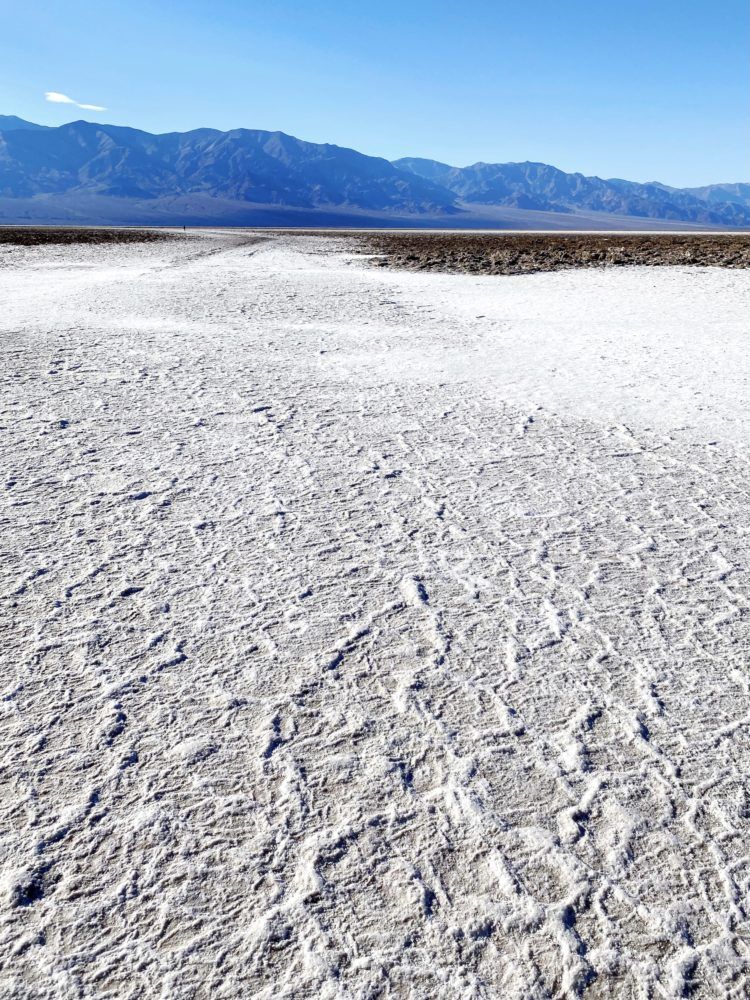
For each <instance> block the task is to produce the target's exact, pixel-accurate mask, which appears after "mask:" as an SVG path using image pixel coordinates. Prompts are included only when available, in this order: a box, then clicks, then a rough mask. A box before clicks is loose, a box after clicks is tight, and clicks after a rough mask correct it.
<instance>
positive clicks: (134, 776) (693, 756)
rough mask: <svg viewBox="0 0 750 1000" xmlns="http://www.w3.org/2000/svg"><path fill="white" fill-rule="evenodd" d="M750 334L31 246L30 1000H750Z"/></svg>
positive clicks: (21, 411) (622, 293)
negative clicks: (685, 999)
mask: <svg viewBox="0 0 750 1000" xmlns="http://www.w3.org/2000/svg"><path fill="white" fill-rule="evenodd" d="M748 316H750V273H747V272H741V271H734V272H733V271H721V270H713V269H700V268H692V269H688V268H676V269H670V268H664V269H646V268H635V269H632V270H607V271H575V272H564V273H557V274H539V275H532V276H521V277H506V278H474V277H461V276H458V277H457V276H439V275H420V274H412V273H409V274H401V273H396V272H388V271H384V270H382V269H372V268H368V267H367V266H366V264H365V263H364V262H363V260H362V258H360V257H353V256H351V255H350V254H349V253H348V252H347V246H346V245H344V244H338V243H337V242H336V241H335V240H333V241H331V240H324V239H320V238H318V239H315V238H309V237H308V238H304V237H296V238H292V237H281V238H276V239H273V240H269V241H267V242H262V243H248V242H243V240H242V239H239V238H237V237H233V238H224V239H223V240H222V239H221V238H219V237H218V236H217V237H215V238H214V237H209V238H204V239H202V240H199V239H195V240H191V241H187V242H184V243H183V242H180V243H176V244H169V245H157V246H144V247H135V248H133V247H130V248H105V247H88V248H87V247H83V248H81V247H78V248H76V247H68V248H46V249H39V248H36V249H29V250H24V249H20V248H4V249H3V252H2V254H0V331H1V334H2V336H1V338H0V343H1V345H2V347H1V349H2V367H1V378H2V383H1V389H2V392H1V398H0V408H1V410H2V414H1V424H2V437H1V438H0V440H2V446H3V449H4V452H3V465H2V473H3V487H4V488H3V491H2V494H1V495H2V550H3V562H2V593H3V595H4V598H5V600H4V612H3V617H2V627H3V635H2V647H1V649H2V654H1V655H2V662H3V666H2V674H1V683H2V702H0V705H1V707H2V714H1V715H0V720H1V721H0V751H1V752H0V761H1V763H2V772H1V773H2V779H3V784H2V793H1V798H0V809H1V811H0V819H1V821H0V838H1V839H0V850H1V854H2V857H1V861H2V883H1V885H0V893H1V895H0V967H1V970H2V971H1V974H0V994H1V995H2V996H3V997H8V998H23V1000H27V998H40V1000H41V998H50V1000H51V998H55V1000H59V998H65V1000H67V998H79V997H111V998H118V1000H119V998H149V997H158V998H164V1000H173V998H179V1000H182V998H185V1000H188V998H189V1000H192V998H209V997H210V998H226V1000H235V998H237V997H253V998H263V1000H272V998H274V1000H275V998H278V997H284V998H303V997H304V998H308V997H310V998H312V997H314V998H318V997H320V998H347V1000H348V998H363V1000H364V998H374V997H396V998H419V1000H421V998H435V997H439V998H451V1000H452V998H470V997H477V998H499V1000H528V998H545V997H568V996H577V995H583V996H585V997H591V998H599V997H614V998H624V997H628V998H629V997H633V998H651V997H653V998H661V997H681V996H685V995H690V996H693V997H701V998H709V997H710V998H715V997H725V996H727V997H728V996H732V997H737V998H740V997H743V998H744V997H746V996H747V992H748V989H750V967H749V964H748V955H749V952H750V928H749V927H748V922H747V915H746V908H747V905H748V904H747V899H748V890H749V889H750V820H749V817H750V799H749V792H750V788H749V785H750V779H749V778H748V775H749V774H750V738H749V735H748V723H749V722H750V700H749V694H750V692H749V690H748V669H747V668H748V657H749V654H750V642H749V640H750V632H749V623H750V613H749V603H748V601H749V597H748V588H749V585H750V559H749V555H750V540H749V539H748V526H749V525H750V521H749V520H748V514H749V513H750V509H749V503H748V500H749V497H750V466H749V465H748V456H749V452H748V444H749V441H750V424H749V422H748V413H749V412H750V409H749V407H750V383H749V382H748V378H750V352H749V351H748V335H749V332H750V331H748Z"/></svg>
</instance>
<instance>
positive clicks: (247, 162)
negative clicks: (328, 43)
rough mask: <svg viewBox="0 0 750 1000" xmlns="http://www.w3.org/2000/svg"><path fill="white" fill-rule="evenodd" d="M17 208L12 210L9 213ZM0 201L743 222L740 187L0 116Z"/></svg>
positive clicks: (229, 212)
mask: <svg viewBox="0 0 750 1000" xmlns="http://www.w3.org/2000/svg"><path fill="white" fill-rule="evenodd" d="M21 201H24V205H25V207H24V208H23V209H21V208H20V207H19V208H15V207H14V206H20V203H21ZM0 202H2V204H0V217H4V218H6V219H7V218H9V217H13V216H14V214H15V213H16V212H18V213H19V214H21V215H23V213H24V212H26V213H31V214H32V215H33V217H35V218H39V217H42V218H43V217H44V212H45V206H47V209H46V210H47V211H49V212H53V211H58V210H59V211H61V212H63V217H68V218H69V217H70V214H69V213H71V212H72V213H73V215H75V213H77V212H79V207H78V206H81V205H85V206H87V207H86V208H85V213H86V219H87V221H90V220H91V213H92V212H93V213H96V212H101V211H105V210H106V212H109V211H110V210H111V211H112V212H114V213H115V217H127V218H131V217H132V214H133V213H134V212H137V217H138V218H139V219H140V218H143V219H146V218H154V217H155V218H158V219H159V220H160V221H162V222H164V223H169V222H174V221H182V219H183V218H184V216H185V213H186V212H187V213H189V212H190V211H192V209H191V208H190V206H194V205H200V212H201V213H202V217H206V221H209V220H211V219H216V218H219V217H221V218H224V219H226V218H227V217H228V216H230V217H232V218H234V217H236V216H237V215H240V216H242V217H243V218H246V217H247V214H248V213H249V212H252V211H264V212H265V211H267V210H270V209H273V210H274V212H276V210H283V211H291V212H306V213H308V216H313V217H314V215H315V213H318V215H319V216H320V215H321V213H327V217H331V213H334V214H335V213H349V214H352V213H354V214H356V213H359V215H360V216H362V214H363V213H364V215H365V216H367V217H370V216H372V217H373V218H378V219H380V224H388V223H389V222H390V221H392V220H395V221H399V220H401V221H402V223H403V224H404V225H407V224H412V225H413V224H418V223H419V221H420V220H421V219H425V218H428V219H431V220H433V221H432V224H433V225H438V224H440V220H445V221H447V222H450V220H451V219H455V220H456V222H461V221H462V220H470V219H475V220H476V219H479V218H482V217H484V219H485V220H487V221H489V219H488V213H489V215H490V217H491V218H497V217H498V216H497V215H496V214H495V215H493V214H492V213H497V211H498V210H500V209H503V208H505V209H509V210H511V213H530V212H531V213H535V212H544V213H555V214H556V215H558V216H559V217H560V219H561V220H566V219H570V220H571V224H575V218H574V217H575V216H576V215H578V216H585V217H587V218H591V217H592V215H593V217H594V219H601V220H606V218H607V216H618V217H623V218H624V219H628V218H630V219H634V220H635V219H638V220H654V221H663V222H673V223H677V224H680V223H690V224H700V225H703V224H705V225H718V226H750V184H724V185H721V184H720V185H709V186H707V187H704V188H694V189H691V190H679V189H676V188H670V187H668V186H667V185H664V184H659V183H657V182H654V183H649V184H638V183H634V182H632V181H626V180H620V179H618V178H612V179H609V180H603V179H602V178H600V177H586V176H584V175H583V174H581V173H572V174H569V173H565V172H564V171H562V170H560V169H558V168H557V167H554V166H551V165H550V164H547V163H541V162H538V161H531V160H527V161H522V162H517V163H486V162H483V161H479V162H477V163H474V164H471V165H470V166H466V167H453V166H451V165H450V164H447V163H442V162H440V161H439V160H429V159H426V158H423V157H404V158H402V159H400V160H396V161H394V162H393V163H391V162H390V161H388V160H386V159H383V158H382V157H376V156H366V155H365V154H364V153H360V152H358V151H357V150H355V149H350V148H348V147H345V146H338V145H333V144H330V143H316V142H307V141H305V140H302V139H298V138H296V137H295V136H293V135H289V134H288V133H286V132H282V131H280V130H277V131H266V130H263V129H246V128H236V129H230V130H229V131H226V132H221V131H219V130H217V129H210V128H201V129H193V130H192V131H190V132H168V133H164V134H161V135H153V134H151V133H150V132H144V131H142V130H140V129H134V128H129V127H126V126H121V125H107V124H104V123H98V122H87V121H85V120H84V119H78V120H76V121H72V122H68V123H67V124H65V125H60V126H59V127H57V128H51V127H47V126H42V125H35V124H34V123H33V122H27V121H24V120H23V119H22V118H18V117H16V116H14V115H6V116H0ZM94 204H95V207H94V208H92V207H91V206H92V205H94ZM178 204H179V206H180V208H179V209H178V208H177V207H176V206H177V205H178ZM129 206H137V209H136V208H133V207H129ZM212 206H213V207H212ZM248 206H249V207H248ZM80 211H84V209H80ZM39 213H41V216H40V214H39ZM66 213H67V214H66ZM212 213H216V214H212ZM512 217H513V218H518V215H517V214H516V215H513V216H512ZM105 218H106V219H108V220H109V219H111V216H110V215H108V214H107V215H105ZM548 218H550V217H549V216H545V217H542V221H543V220H544V219H548ZM409 220H411V223H410V222H409ZM474 224H476V222H475V223H474ZM490 224H491V223H490ZM558 224H559V225H562V224H565V225H567V224H568V223H567V222H565V221H563V222H560V223H558ZM605 224H606V223H605ZM618 224H622V222H620V223H618ZM625 224H627V223H625Z"/></svg>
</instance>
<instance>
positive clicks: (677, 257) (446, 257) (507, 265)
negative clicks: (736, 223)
mask: <svg viewBox="0 0 750 1000" xmlns="http://www.w3.org/2000/svg"><path fill="white" fill-rule="evenodd" d="M356 241H357V242H356V252H358V253H365V254H376V255H377V256H376V257H375V258H374V259H373V261H372V263H373V264H374V265H376V266H379V267H398V268H406V269H409V270H412V271H448V272H461V273H470V274H524V273H528V272H532V271H559V270H563V269H566V268H577V267H607V266H626V265H633V264H641V265H643V264H645V265H651V266H660V265H665V264H678V265H702V266H712V267H735V268H737V267H750V233H737V234H723V233H722V234H711V235H709V234H699V235H694V234H682V233H680V234H676V233H658V234H652V235H640V234H627V235H623V234H622V233H612V234H603V233H596V234H579V233H533V234H520V233H424V232H421V233H413V232H411V233H358V234H356Z"/></svg>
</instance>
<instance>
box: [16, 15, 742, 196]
mask: <svg viewBox="0 0 750 1000" xmlns="http://www.w3.org/2000/svg"><path fill="white" fill-rule="evenodd" d="M4 8H5V9H4V10H3V15H2V30H1V32H0V114H1V113H5V114H18V115H20V116H21V117H23V118H28V119H31V120H32V121H37V122H41V123H43V124H49V125H56V124H61V123H62V122H65V121H71V120H73V119H76V118H87V119H88V120H94V121H97V120H98V121H107V122H112V123H115V124H121V125H132V126H134V127H137V128H143V129H147V130H148V131H154V132H166V131H176V130H180V131H182V130H186V129H190V128H197V127H200V126H211V127H215V128H220V129H227V128H234V127H239V126H242V127H247V128H266V129H281V130H282V131H284V132H289V133H291V134H293V135H296V136H299V137H300V138H303V139H310V140H314V141H325V142H335V143H338V144H339V145H345V146H353V147H354V148H356V149H359V150H361V151H362V152H365V153H370V154H375V155H381V156H387V157H388V158H395V157H398V156H406V155H411V156H427V157H431V158H434V159H439V160H444V161H446V162H448V163H453V164H457V165H464V164H467V163H473V162H475V161H477V160H485V161H488V162H496V161H507V160H526V159H529V160H542V161H544V162H547V163H553V164H555V165H556V166H559V167H561V168H562V169H564V170H581V171H583V172H584V173H588V174H598V175H600V176H604V177H612V176H619V177H626V178H629V179H632V180H661V181H664V182H665V183H670V184H675V185H695V184H703V183H710V182H712V181H737V180H745V181H750V3H749V2H748V0H556V2H552V0H536V2H526V3H519V2H518V0H515V2H507V0H494V2H488V0H473V2H471V3H468V2H466V3H457V2H455V0H454V2H450V3H447V2H442V0H432V2H427V0H414V2H409V0H402V2H393V0H378V2H377V3H372V4H367V3H354V2H352V3H341V2H333V0H319V2H317V3H313V2H308V3H302V2H294V0H275V2H274V0H266V2H265V3H260V2H255V0H244V2H242V0H213V2H210V3H209V2H205V0H204V2H201V3H197V2H193V0H152V2H149V3H147V2H144V0H123V2H111V0H100V2H98V3H91V2H86V0H66V2H65V3H50V2H49V0H43V2H42V0H22V2H18V3H10V2H9V3H7V4H5V5H4ZM48 91H53V92H58V93H62V94H65V95H69V96H70V97H71V98H73V99H74V100H76V101H79V102H81V103H84V104H92V105H100V106H104V107H106V108H107V110H106V111H104V112H93V111H90V110H79V109H78V108H76V107H73V106H71V105H66V104H60V103H57V104H51V103H49V102H47V101H45V99H44V94H45V92H48Z"/></svg>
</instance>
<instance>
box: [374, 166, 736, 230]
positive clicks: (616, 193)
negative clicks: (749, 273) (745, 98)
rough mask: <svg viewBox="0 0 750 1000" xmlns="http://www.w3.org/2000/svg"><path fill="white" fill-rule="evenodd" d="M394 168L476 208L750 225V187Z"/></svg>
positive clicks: (550, 170) (536, 170)
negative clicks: (684, 187)
mask: <svg viewBox="0 0 750 1000" xmlns="http://www.w3.org/2000/svg"><path fill="white" fill-rule="evenodd" d="M394 165H395V166H397V167H398V168H399V170H408V171H411V172H412V173H414V174H416V175H417V176H419V177H424V178H427V179H429V180H431V181H432V182H434V183H436V184H440V185H442V186H443V187H445V188H447V189H448V190H449V191H452V192H453V193H454V194H455V195H456V197H457V198H459V199H460V200H461V201H462V202H465V203H467V204H472V205H511V206H514V207H516V208H526V209H531V210H536V211H546V212H576V211H582V210H585V211H589V212H606V213H615V214H618V215H630V216H635V217H638V218H645V219H672V220H680V221H685V222H697V223H710V224H713V225H727V226H742V225H748V224H750V197H748V196H750V185H748V184H716V185H711V186H709V187H706V188H695V189H692V190H680V189H678V188H669V187H666V185H664V184H656V183H652V184H637V183H635V182H633V181H624V180H618V179H610V180H602V179H601V178H600V177H585V176H584V175H583V174H566V173H564V171H562V170H558V169H557V168H556V167H550V166H548V165H547V164H546V163H475V164H473V165H472V166H470V167H451V166H449V165H448V164H446V163H439V162H437V161H436V160H424V159H412V158H409V157H405V158H404V159H401V160H396V161H394Z"/></svg>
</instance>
